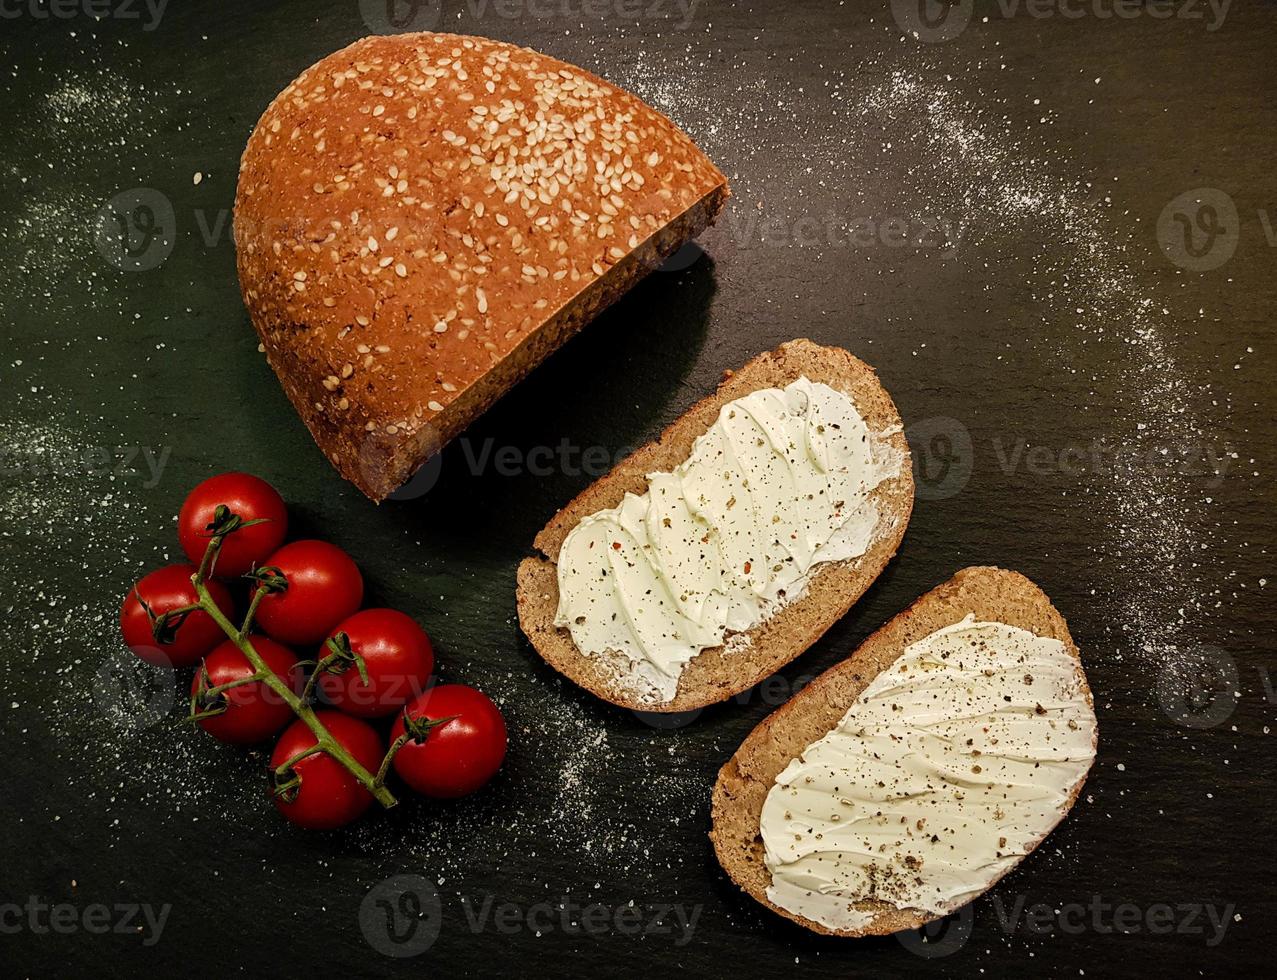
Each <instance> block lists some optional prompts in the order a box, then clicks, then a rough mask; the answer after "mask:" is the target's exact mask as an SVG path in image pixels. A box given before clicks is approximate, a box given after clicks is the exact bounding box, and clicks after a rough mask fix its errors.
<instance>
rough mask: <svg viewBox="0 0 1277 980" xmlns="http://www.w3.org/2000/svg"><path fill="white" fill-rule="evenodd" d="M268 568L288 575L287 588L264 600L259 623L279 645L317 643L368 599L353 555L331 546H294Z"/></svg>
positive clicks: (279, 553) (282, 550)
mask: <svg viewBox="0 0 1277 980" xmlns="http://www.w3.org/2000/svg"><path fill="white" fill-rule="evenodd" d="M264 564H265V565H268V566H274V567H276V568H278V569H279V570H280V571H281V572H283V573H284V577H285V578H286V579H287V580H288V588H287V589H285V590H284V591H283V592H273V593H271V594H270V595H268V596H266V597H265V598H264V599H263V600H262V602H261V605H259V606H258V607H257V623H258V625H260V626H261V628H262V629H264V630H265V631H266V632H267V633H269V634H270V635H271V636H272V637H274V638H275V639H277V640H279V641H280V642H281V643H292V644H294V645H296V646H303V645H306V644H311V643H318V642H319V641H320V640H322V639H324V637H326V636H327V635H328V634H329V633H330V632H332V629H333V627H334V626H336V625H337V624H338V623H340V622H341V621H342V620H343V619H345V618H346V617H347V616H349V615H350V614H351V613H353V612H354V611H355V610H356V609H358V608H359V604H360V603H361V602H363V600H364V578H363V576H362V575H360V574H359V568H358V566H356V565H355V563H354V562H353V561H352V560H351V558H350V555H348V554H346V552H344V551H342V550H341V549H340V548H338V547H337V546H336V545H334V544H329V543H328V542H327V541H294V542H292V543H291V544H286V545H284V547H282V548H280V549H279V550H278V551H276V552H275V553H274V554H272V555H270V556H269V557H268V558H267V559H266V561H265V562H264Z"/></svg>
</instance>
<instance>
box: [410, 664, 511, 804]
mask: <svg viewBox="0 0 1277 980" xmlns="http://www.w3.org/2000/svg"><path fill="white" fill-rule="evenodd" d="M406 711H407V714H408V716H409V717H411V718H413V719H414V720H416V719H434V720H438V719H443V718H452V720H451V721H446V722H443V724H440V725H438V726H437V727H434V728H431V729H430V730H429V732H428V733H427V734H426V737H425V740H424V741H421V742H418V741H415V740H413V739H410V740H409V741H408V742H407V743H405V745H404V746H403V747H402V748H401V749H400V750H399V752H398V754H397V755H396V756H395V761H394V767H395V772H397V773H399V775H400V776H401V777H402V778H403V781H404V782H405V783H407V784H408V785H409V786H411V787H412V788H413V789H415V790H416V791H417V792H418V793H421V794H422V795H423V796H430V797H434V798H436V799H453V798H455V797H458V796H466V795H467V794H469V793H473V792H474V791H475V790H477V789H479V788H480V787H481V786H483V785H484V783H486V782H487V781H488V780H489V779H491V778H492V777H493V776H494V775H495V774H496V771H497V770H498V769H500V768H501V760H503V759H504V758H505V750H506V730H505V719H503V718H502V717H501V711H500V709H499V708H497V706H496V705H495V704H493V703H492V699H491V698H489V697H488V696H487V695H486V694H484V693H483V692H482V691H476V690H475V689H474V688H473V687H466V686H465V685H464V684H440V685H439V686H438V687H432V688H431V689H430V690H429V691H427V692H426V693H425V694H423V695H421V697H419V698H417V699H416V700H415V701H413V702H412V704H410V705H408V707H407V709H406ZM454 716H455V717H454ZM404 731H405V726H404V720H403V713H402V712H401V713H400V716H399V719H398V720H397V721H396V722H395V725H394V728H393V729H391V732H390V740H391V741H392V742H393V741H395V740H396V739H398V738H399V736H400V735H402V734H404Z"/></svg>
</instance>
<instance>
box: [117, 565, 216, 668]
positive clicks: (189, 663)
mask: <svg viewBox="0 0 1277 980" xmlns="http://www.w3.org/2000/svg"><path fill="white" fill-rule="evenodd" d="M195 571H196V569H195V566H194V565H165V566H164V567H163V568H157V569H156V570H155V571H153V572H151V573H150V574H149V575H147V576H146V577H145V578H143V579H142V580H141V581H140V582H138V583H137V585H135V586H133V588H132V589H131V590H130V591H129V594H128V595H126V596H125V597H124V602H123V603H122V604H121V606H120V632H121V633H123V634H124V642H125V644H126V645H127V646H128V648H129V649H130V650H132V651H133V652H134V653H136V654H137V655H138V656H139V657H141V658H142V659H143V660H145V661H146V662H147V663H149V664H155V665H156V666H159V667H194V666H195V665H196V664H197V663H199V661H200V658H201V657H202V656H204V654H206V653H208V652H209V651H210V650H212V649H213V647H215V646H216V645H217V644H218V643H219V642H221V641H222V640H224V639H225V638H226V634H225V633H223V632H222V631H221V629H220V628H219V627H218V625H217V624H216V623H215V622H213V618H212V617H211V616H209V614H208V613H206V612H204V610H202V609H196V610H195V611H194V612H191V613H188V614H187V615H186V616H185V617H184V618H182V619H180V620H178V619H174V620H172V621H171V622H170V624H169V633H170V634H171V639H170V640H169V641H168V642H164V643H161V642H158V641H157V640H156V639H155V636H154V635H153V633H152V629H151V627H152V622H151V616H148V615H147V613H146V607H150V610H151V615H153V616H155V617H157V618H158V617H159V616H162V615H163V614H164V613H166V612H171V611H172V610H174V609H181V608H182V607H183V606H189V605H192V604H194V603H195V602H198V601H199V597H198V596H197V595H196V594H195V586H193V585H191V576H192V575H194V574H195ZM208 592H209V595H211V596H212V597H213V601H214V602H215V603H217V608H218V609H220V610H221V611H222V613H223V614H224V615H226V616H230V615H231V611H232V609H233V608H234V606H233V604H232V602H231V594H230V592H229V591H227V588H226V586H224V585H222V583H221V582H209V583H208ZM143 603H145V604H146V605H145V606H144V605H143Z"/></svg>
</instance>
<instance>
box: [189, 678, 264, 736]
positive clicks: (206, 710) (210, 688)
mask: <svg viewBox="0 0 1277 980" xmlns="http://www.w3.org/2000/svg"><path fill="white" fill-rule="evenodd" d="M195 676H196V683H197V686H196V688H195V690H194V691H192V692H191V713H190V714H189V715H188V716H187V718H186V720H187V721H189V722H198V721H203V720H204V719H205V718H216V717H217V716H218V715H224V714H226V711H227V709H228V708H229V707H230V706H231V703H230V701H229V700H228V699H227V697H226V692H227V691H229V690H231V689H232V688H235V687H245V686H247V685H248V684H258V683H260V682H261V681H262V680H263V679H264V678H265V676H266V675H265V673H264V672H261V671H255V672H253V673H252V674H249V675H248V676H247V677H237V678H236V679H235V680H233V681H227V682H226V683H225V684H218V685H216V686H214V684H213V678H211V677H210V676H209V674H208V664H207V663H201V664H200V669H199V673H198V674H196V675H195Z"/></svg>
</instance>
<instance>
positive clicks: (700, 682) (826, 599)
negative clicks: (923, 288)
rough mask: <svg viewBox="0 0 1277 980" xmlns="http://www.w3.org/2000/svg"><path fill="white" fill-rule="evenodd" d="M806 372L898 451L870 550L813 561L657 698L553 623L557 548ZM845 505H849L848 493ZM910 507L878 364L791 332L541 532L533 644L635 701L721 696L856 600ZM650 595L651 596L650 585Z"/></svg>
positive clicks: (522, 617) (889, 552)
mask: <svg viewBox="0 0 1277 980" xmlns="http://www.w3.org/2000/svg"><path fill="white" fill-rule="evenodd" d="M800 378H806V379H808V380H809V381H812V382H819V383H822V384H826V385H829V386H830V387H831V388H834V389H835V390H837V391H838V392H841V393H843V394H845V395H846V396H847V397H848V398H849V399H850V400H851V402H852V403H853V405H854V406H855V410H856V411H857V412H858V413H859V415H860V417H861V418H862V419H863V420H864V423H865V425H866V427H867V430H868V435H869V437H870V438H873V439H876V440H878V441H879V442H880V445H881V448H882V452H883V453H884V454H885V455H890V456H891V457H892V463H893V465H892V467H891V474H890V475H889V476H887V477H886V478H885V479H883V480H882V482H880V483H879V484H878V485H877V486H876V487H874V488H873V489H872V491H871V492H870V493H869V494H868V498H867V500H868V504H869V506H870V507H872V508H873V509H874V514H875V517H876V524H875V526H874V528H873V531H872V534H871V536H870V539H869V542H868V547H867V549H866V550H865V552H864V553H863V554H860V555H858V556H856V557H854V558H852V559H850V560H846V561H833V562H829V563H826V564H819V565H816V566H814V567H813V569H812V574H811V577H810V580H809V581H808V582H807V584H806V586H805V588H804V589H803V591H802V593H801V594H800V595H794V596H789V597H788V599H787V601H786V602H785V603H784V604H782V605H781V606H780V607H779V608H776V609H775V610H774V612H773V614H772V615H771V616H769V617H768V618H766V619H764V620H763V621H762V622H760V623H758V624H757V625H756V626H754V627H753V628H751V629H749V630H746V631H742V632H734V633H732V634H731V635H730V636H729V637H728V642H725V643H724V644H722V645H720V646H716V647H712V648H709V649H705V650H703V651H702V652H701V653H699V654H698V655H697V656H695V657H694V658H693V659H692V660H691V661H690V662H688V663H687V664H686V667H685V668H684V669H683V671H682V674H681V676H680V677H679V679H678V684H677V691H676V693H675V696H674V697H672V698H670V699H668V700H659V699H654V698H653V697H652V696H651V692H648V691H644V690H641V689H637V688H636V687H635V685H634V684H633V683H631V681H632V680H633V678H632V677H631V676H629V675H628V674H627V672H626V670H625V668H624V664H623V663H622V662H621V661H620V660H619V659H618V658H616V657H610V656H600V655H591V654H587V653H584V652H582V651H581V650H580V649H579V648H578V647H577V645H576V643H575V642H574V640H573V637H572V635H571V633H570V632H569V630H568V629H567V628H564V627H563V626H558V625H556V624H555V617H556V611H557V609H558V607H559V600H560V595H559V579H558V562H559V557H560V550H561V549H562V548H563V545H564V542H565V541H566V540H567V539H568V536H569V535H570V534H571V532H572V531H573V529H574V528H575V527H577V525H578V524H580V523H581V522H582V521H583V520H584V519H586V518H588V517H589V516H590V515H592V514H595V513H597V512H599V511H601V510H604V509H607V508H612V507H616V506H617V505H618V504H620V503H621V502H622V501H623V500H624V499H625V497H626V495H627V494H635V495H640V494H643V493H645V492H647V491H648V488H649V475H650V474H653V473H658V472H662V471H664V472H668V471H671V470H674V469H675V468H677V467H678V466H680V465H681V464H682V463H684V461H685V460H687V458H688V456H689V454H691V453H692V451H693V446H694V444H695V443H696V441H697V439H698V438H700V437H701V436H703V435H704V434H705V433H706V431H707V430H708V429H709V428H710V426H711V425H713V424H714V423H715V422H716V421H717V420H718V419H719V416H720V412H721V411H722V410H723V407H724V406H725V405H727V404H728V403H729V402H732V401H735V400H736V399H739V398H742V397H744V396H746V395H749V394H750V393H751V392H756V391H759V390H761V389H769V388H782V387H784V386H786V385H789V384H791V383H793V382H795V381H797V380H798V379H800ZM847 506H849V507H851V506H854V502H853V501H847ZM912 510H913V475H912V472H911V470H910V466H909V446H908V443H907V442H906V441H905V437H904V433H903V430H902V426H901V422H900V415H899V414H898V412H897V411H896V406H895V404H894V403H893V402H892V400H891V396H890V395H889V394H888V393H887V391H886V389H884V388H883V386H882V384H881V383H880V382H879V381H878V377H877V375H876V374H875V373H874V370H873V368H871V367H869V365H867V364H865V363H864V362H863V361H861V360H859V359H858V358H856V357H853V356H852V355H851V354H850V353H848V352H847V351H845V350H843V349H841V348H838V347H823V346H821V345H819V344H815V343H812V342H811V341H810V340H793V341H790V342H789V343H786V344H782V345H781V346H780V347H779V348H777V349H776V350H774V351H769V352H767V353H765V354H760V355H759V356H758V357H756V358H754V359H753V360H752V361H750V362H749V363H748V364H746V365H745V366H744V367H743V368H741V369H739V370H737V371H734V372H728V375H727V376H726V377H725V379H724V380H723V382H722V384H721V385H719V387H718V390H717V391H716V392H715V393H714V394H713V395H711V396H709V397H708V398H705V399H703V400H702V401H700V402H698V403H697V404H695V405H693V406H692V407H691V408H690V409H689V410H688V411H687V412H686V413H685V414H684V415H683V416H682V417H681V418H679V419H678V420H677V421H675V422H674V423H673V424H672V425H671V426H670V427H669V428H667V429H666V430H665V431H664V432H663V433H662V434H661V436H660V438H659V439H657V440H656V441H655V442H651V443H648V444H647V445H646V446H644V447H642V448H641V449H639V450H638V451H637V452H635V453H634V454H633V455H631V456H629V457H627V458H626V459H624V460H622V461H621V462H620V463H618V464H617V466H616V467H615V468H614V469H613V470H612V471H611V472H610V473H608V474H607V475H606V476H604V477H602V478H601V479H599V480H598V481H596V482H595V483H594V484H593V485H592V486H590V487H589V488H588V489H586V490H585V491H584V492H583V493H582V494H581V495H580V496H578V497H577V498H576V499H575V500H573V501H572V502H571V503H569V504H568V505H567V506H566V507H564V508H563V509H562V510H560V511H559V512H558V513H557V514H556V515H555V516H554V518H553V519H552V520H551V521H550V523H549V524H547V525H546V526H545V528H544V529H543V530H542V531H541V533H540V534H538V535H537V537H536V541H535V547H536V550H537V552H538V553H539V554H537V555H535V556H533V557H530V558H526V559H524V560H523V562H522V564H520V566H519V572H518V610H519V623H520V625H521V626H522V627H523V631H524V633H525V634H526V635H527V637H528V639H529V640H531V642H532V645H533V647H535V648H536V650H537V652H538V653H540V654H541V656H542V657H543V658H545V660H546V661H547V662H548V663H550V664H551V665H552V666H553V667H555V668H556V669H558V670H559V671H561V672H562V673H564V674H565V675H567V676H568V677H569V678H571V679H572V680H573V681H575V682H576V683H577V684H579V685H581V686H582V687H584V688H586V689H587V690H589V691H591V692H593V693H594V694H596V695H598V696H599V697H601V698H603V699H605V700H607V701H610V702H612V703H613V704H617V705H621V706H622V707H626V708H631V709H633V710H637V711H645V712H662V713H670V712H680V711H688V710H691V709H694V708H699V707H702V706H704V705H707V704H712V703H714V702H717V701H723V700H725V699H727V698H729V697H731V696H733V695H734V694H737V693H739V692H741V691H744V690H746V689H747V688H749V687H752V686H753V685H754V684H757V683H758V682H759V681H761V680H763V679H764V678H766V677H769V676H770V675H772V674H773V673H775V672H776V671H777V670H779V669H780V668H781V667H783V666H784V665H785V664H787V663H789V662H790V661H791V660H793V659H794V658H795V657H797V656H798V655H799V654H800V653H802V652H803V651H804V650H806V649H807V648H808V647H810V646H811V645H812V644H813V643H815V642H816V641H817V640H818V639H820V637H821V636H822V635H823V634H824V633H825V631H826V630H828V629H829V627H830V626H832V625H833V624H834V623H835V622H837V621H838V620H839V619H840V618H841V617H843V616H844V615H846V614H847V611H848V610H849V609H850V608H851V606H852V605H853V604H854V603H855V601H856V600H857V599H859V598H860V596H861V595H863V594H864V592H865V590H866V589H868V588H869V586H870V585H871V584H873V581H874V579H876V578H877V577H878V575H879V574H880V573H881V572H882V570H883V568H885V567H886V565H887V562H888V561H890V560H891V557H892V556H893V555H894V554H895V553H896V549H897V548H898V547H899V546H900V541H901V539H902V538H903V537H904V533H905V528H906V526H907V525H908V523H909V515H910V514H911V513H912ZM645 601H648V602H652V601H654V600H652V599H651V598H650V597H648V598H647V599H646V600H645Z"/></svg>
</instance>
